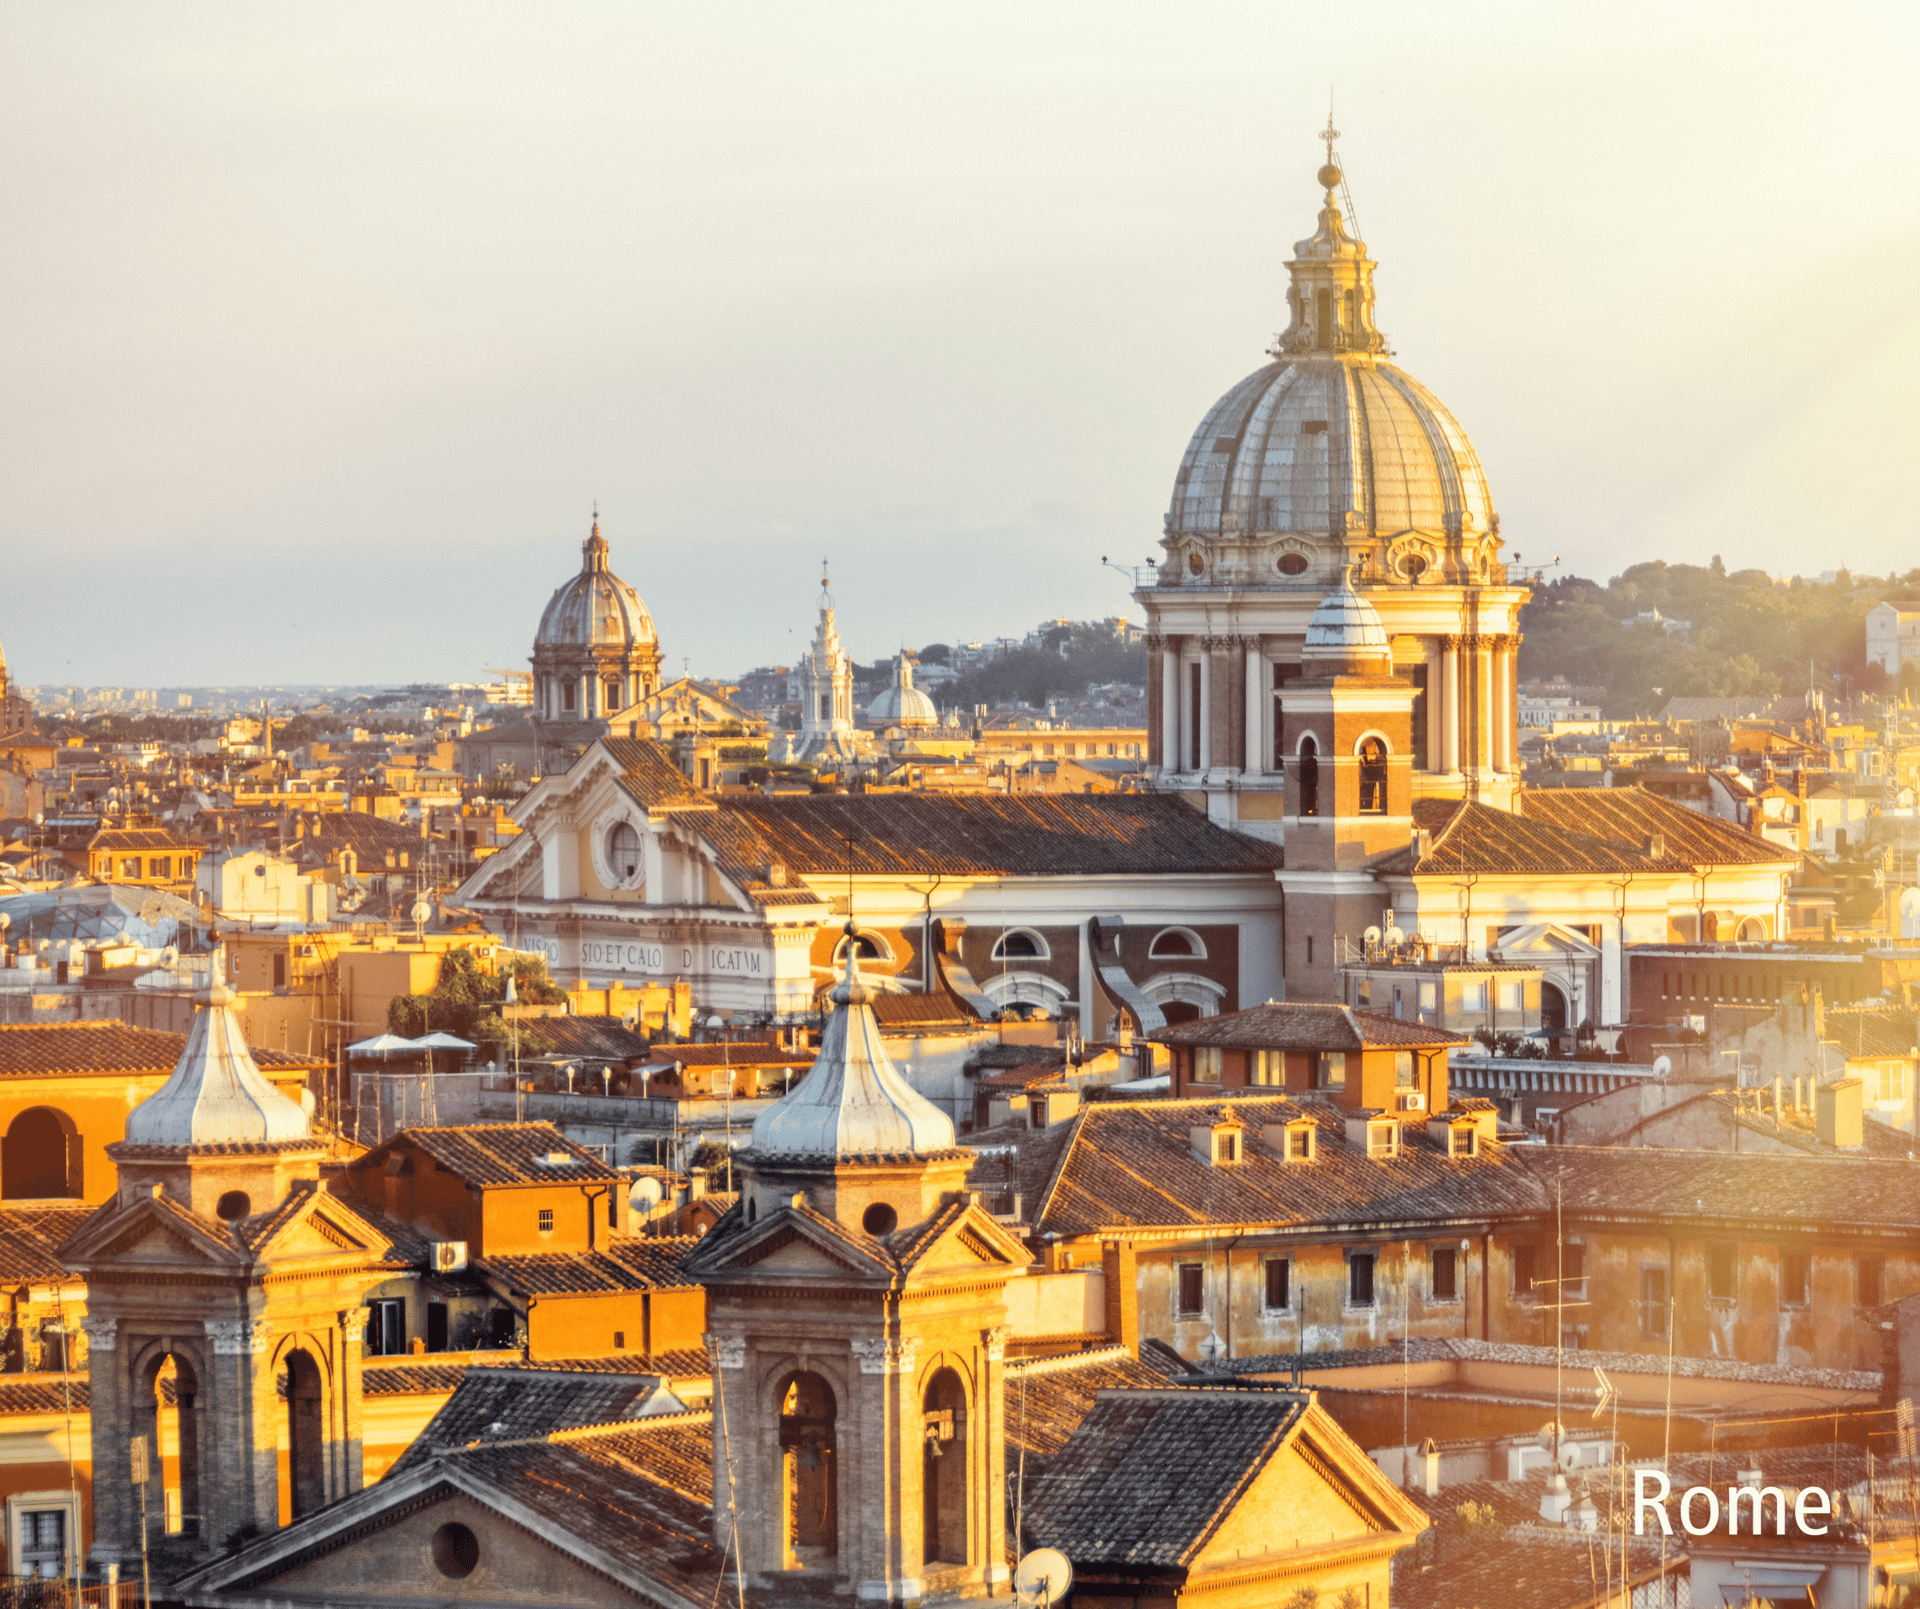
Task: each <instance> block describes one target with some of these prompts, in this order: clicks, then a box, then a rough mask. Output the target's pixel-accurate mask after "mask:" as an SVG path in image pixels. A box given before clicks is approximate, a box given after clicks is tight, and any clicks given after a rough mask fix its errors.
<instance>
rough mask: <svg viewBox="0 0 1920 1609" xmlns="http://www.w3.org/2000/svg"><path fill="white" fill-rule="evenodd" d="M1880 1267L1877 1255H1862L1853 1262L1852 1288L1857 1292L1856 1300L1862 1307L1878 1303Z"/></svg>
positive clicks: (1874, 1305)
mask: <svg viewBox="0 0 1920 1609" xmlns="http://www.w3.org/2000/svg"><path fill="white" fill-rule="evenodd" d="M1880 1269H1881V1262H1880V1259H1879V1258H1878V1257H1862V1258H1861V1259H1860V1260H1859V1261H1858V1262H1856V1263H1855V1264H1854V1268H1853V1276H1854V1290H1855V1291H1856V1292H1857V1293H1858V1300H1859V1303H1860V1305H1861V1306H1862V1307H1878V1306H1879V1305H1880V1301H1881V1297H1880Z"/></svg>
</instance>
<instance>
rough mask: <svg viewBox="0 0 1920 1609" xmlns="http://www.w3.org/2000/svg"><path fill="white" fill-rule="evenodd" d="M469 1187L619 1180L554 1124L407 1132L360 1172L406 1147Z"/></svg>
mask: <svg viewBox="0 0 1920 1609" xmlns="http://www.w3.org/2000/svg"><path fill="white" fill-rule="evenodd" d="M409 1141H410V1142H411V1143H413V1144H414V1145H417V1146H418V1147H419V1148H420V1149H421V1150H422V1151H424V1152H426V1154H427V1155H428V1156H430V1157H432V1158H433V1160H434V1161H435V1162H437V1163H439V1164H440V1166H441V1167H443V1168H445V1169H446V1170H447V1171H448V1172H449V1173H452V1174H456V1175H458V1176H459V1178H460V1179H461V1180H462V1181H463V1182H464V1183H466V1184H469V1185H477V1186H479V1187H481V1188H483V1189H484V1188H485V1187H486V1186H488V1185H515V1184H552V1183H554V1182H555V1181H560V1182H563V1183H564V1182H572V1181H574V1180H578V1179H593V1180H601V1179H609V1180H611V1179H618V1178H619V1177H620V1175H619V1174H618V1173H616V1172H615V1171H614V1170H613V1169H612V1168H610V1167H608V1166H607V1164H606V1163H604V1162H602V1161H601V1160H600V1158H599V1157H597V1156H595V1155H594V1154H593V1152H591V1151H589V1150H587V1149H585V1148H584V1147H582V1146H578V1145H575V1144H574V1143H573V1141H572V1140H569V1139H568V1138H567V1137H566V1136H565V1135H564V1134H562V1133H561V1132H560V1131H559V1130H558V1129H557V1128H555V1127H554V1126H553V1125H552V1124H551V1123H476V1124H472V1125H470V1126H467V1127H462V1128H419V1129H404V1130H402V1131H401V1133H399V1134H397V1135H395V1136H394V1138H393V1139H391V1140H389V1141H387V1142H386V1145H385V1146H382V1147H381V1148H380V1150H379V1151H373V1152H369V1153H368V1155H367V1156H366V1157H363V1158H362V1159H361V1160H360V1162H358V1163H356V1164H355V1165H356V1166H357V1167H365V1166H368V1165H369V1164H370V1159H371V1158H372V1157H374V1156H377V1155H379V1154H380V1151H384V1150H386V1149H388V1148H389V1147H394V1146H399V1145H404V1144H406V1143H408V1142H409ZM560 1154H564V1155H565V1156H566V1157H567V1158H568V1160H567V1161H566V1162H564V1163H562V1164H559V1165H557V1166H556V1165H551V1164H549V1163H546V1162H544V1161H543V1160H542V1158H544V1157H547V1156H554V1155H560Z"/></svg>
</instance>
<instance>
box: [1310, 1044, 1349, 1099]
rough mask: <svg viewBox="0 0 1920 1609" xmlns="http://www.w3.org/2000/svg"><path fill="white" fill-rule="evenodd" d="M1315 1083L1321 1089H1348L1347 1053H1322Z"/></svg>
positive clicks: (1336, 1051)
mask: <svg viewBox="0 0 1920 1609" xmlns="http://www.w3.org/2000/svg"><path fill="white" fill-rule="evenodd" d="M1314 1083H1315V1084H1316V1085H1317V1086H1318V1087H1319V1088H1321V1089H1345V1088H1346V1087H1347V1053H1346V1052H1345V1051H1344V1050H1323V1051H1321V1052H1320V1055H1319V1057H1318V1067H1317V1076H1316V1077H1315V1079H1314Z"/></svg>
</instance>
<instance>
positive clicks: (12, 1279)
mask: <svg viewBox="0 0 1920 1609" xmlns="http://www.w3.org/2000/svg"><path fill="white" fill-rule="evenodd" d="M92 1216H93V1208H91V1207H88V1206H83V1205H82V1204H80V1203H79V1202H75V1203H74V1204H73V1205H72V1206H39V1205H35V1206H31V1207H25V1206H8V1207H0V1282H4V1283H6V1284H9V1285H12V1284H53V1283H55V1282H57V1281H60V1280H64V1279H66V1278H67V1277H68V1274H67V1265H66V1264H65V1263H63V1262H61V1261H60V1259H59V1257H58V1256H57V1255H56V1252H57V1250H58V1248H59V1245H60V1243H61V1242H62V1241H63V1240H65V1239H66V1238H67V1236H69V1235H71V1234H72V1233H73V1232H74V1230H76V1229H78V1228H79V1227H80V1225H81V1224H83V1223H84V1222H85V1221H86V1220H87V1219H88V1218H90V1217H92Z"/></svg>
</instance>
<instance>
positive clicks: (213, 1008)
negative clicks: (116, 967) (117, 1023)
mask: <svg viewBox="0 0 1920 1609" xmlns="http://www.w3.org/2000/svg"><path fill="white" fill-rule="evenodd" d="M194 998H195V1003H196V1005H197V1006H198V1008H199V1009H198V1010H196V1011H195V1012H194V1014H193V1026H192V1027H191V1028H189V1029H188V1030H187V1043H186V1045H185V1047H184V1048H183V1049H182V1050H181V1052H180V1061H179V1063H178V1065H177V1066H175V1068H174V1069H173V1073H172V1076H170V1077H169V1078H168V1079H167V1081H166V1083H164V1084H162V1085H161V1086H160V1087H159V1088H158V1089H157V1090H155V1091H154V1092H153V1093H152V1094H151V1095H149V1096H148V1097H147V1098H146V1099H145V1100H144V1101H142V1102H141V1103H140V1104H139V1105H138V1106H136V1107H135V1108H134V1109H133V1110H132V1111H131V1112H129V1113H128V1114H127V1143H128V1144H129V1145H248V1144H255V1145H257V1144H260V1143H262V1142H271V1141H275V1140H304V1139H306V1138H307V1137H308V1135H309V1134H310V1132H311V1129H310V1127H309V1125H308V1122H307V1113H306V1109H305V1108H304V1107H303V1106H301V1105H300V1103H299V1102H298V1101H294V1100H289V1099H288V1098H287V1097H286V1096H285V1095H282V1094H281V1093H280V1091H279V1090H277V1089H275V1088H274V1087H273V1085H271V1084H269V1083H268V1082H267V1081H266V1079H265V1078H264V1077H262V1076H261V1073H260V1069H259V1067H258V1066H256V1065H255V1063H254V1060H253V1053H252V1052H251V1051H249V1050H248V1049H247V1041H246V1036H245V1034H243V1033H242V1032H241V1029H240V1019H239V1018H238V1017H237V1016H235V1015H234V1012H233V1002H234V998H235V996H234V993H233V991H232V990H231V989H229V988H228V987H227V985H226V981H225V979H224V978H222V977H221V975H220V967H219V958H218V956H217V955H216V956H215V960H214V966H213V969H212V971H211V972H209V973H208V984H207V987H206V988H205V989H203V990H201V991H200V993H199V994H198V995H196V996H195V997H194Z"/></svg>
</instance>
